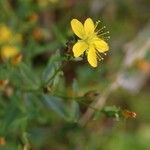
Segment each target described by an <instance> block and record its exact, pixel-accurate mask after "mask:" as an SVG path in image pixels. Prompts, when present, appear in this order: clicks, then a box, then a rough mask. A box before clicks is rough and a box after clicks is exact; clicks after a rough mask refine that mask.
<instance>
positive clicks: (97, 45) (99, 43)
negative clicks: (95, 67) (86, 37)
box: [94, 39, 109, 53]
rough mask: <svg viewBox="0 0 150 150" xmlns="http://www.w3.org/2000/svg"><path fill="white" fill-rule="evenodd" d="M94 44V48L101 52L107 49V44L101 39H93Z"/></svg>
mask: <svg viewBox="0 0 150 150" xmlns="http://www.w3.org/2000/svg"><path fill="white" fill-rule="evenodd" d="M94 45H95V48H96V49H97V50H98V51H99V52H100V53H103V52H106V51H108V50H109V46H108V44H107V43H106V42H105V41H104V40H101V39H98V40H95V41H94Z"/></svg>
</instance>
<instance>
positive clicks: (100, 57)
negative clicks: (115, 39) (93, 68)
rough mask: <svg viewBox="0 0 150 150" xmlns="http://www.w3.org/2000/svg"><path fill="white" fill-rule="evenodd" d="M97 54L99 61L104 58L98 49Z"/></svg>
mask: <svg viewBox="0 0 150 150" xmlns="http://www.w3.org/2000/svg"><path fill="white" fill-rule="evenodd" d="M96 54H97V59H98V60H99V61H101V60H103V59H104V58H103V57H102V56H101V54H100V53H99V52H98V51H96Z"/></svg>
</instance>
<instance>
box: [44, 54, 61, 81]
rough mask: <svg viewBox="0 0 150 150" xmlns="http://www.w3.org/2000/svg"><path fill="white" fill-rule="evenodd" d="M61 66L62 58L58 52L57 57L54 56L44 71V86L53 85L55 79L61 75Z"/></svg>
mask: <svg viewBox="0 0 150 150" xmlns="http://www.w3.org/2000/svg"><path fill="white" fill-rule="evenodd" d="M60 65H61V57H60V55H59V52H56V54H55V55H53V56H52V57H51V58H50V60H49V62H48V64H47V66H46V68H45V69H44V71H43V74H42V81H43V83H44V84H51V83H52V82H53V79H54V78H55V76H56V75H57V73H59V72H60V71H61V70H60V69H59V68H60Z"/></svg>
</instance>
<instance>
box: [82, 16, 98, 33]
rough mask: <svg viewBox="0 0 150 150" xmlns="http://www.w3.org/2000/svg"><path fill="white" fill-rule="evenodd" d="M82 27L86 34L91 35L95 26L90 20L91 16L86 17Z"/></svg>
mask: <svg viewBox="0 0 150 150" xmlns="http://www.w3.org/2000/svg"><path fill="white" fill-rule="evenodd" d="M84 29H85V33H86V35H91V34H93V33H94V30H95V26H94V22H93V21H92V19H91V18H87V19H86V20H85V22H84Z"/></svg>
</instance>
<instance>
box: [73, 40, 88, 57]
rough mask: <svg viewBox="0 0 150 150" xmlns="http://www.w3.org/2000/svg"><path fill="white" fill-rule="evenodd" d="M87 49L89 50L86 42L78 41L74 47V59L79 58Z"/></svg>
mask: <svg viewBox="0 0 150 150" xmlns="http://www.w3.org/2000/svg"><path fill="white" fill-rule="evenodd" d="M86 49H88V45H87V44H86V43H85V42H84V41H78V42H77V43H76V44H75V45H74V46H73V53H74V57H79V56H80V55H81V54H83V53H84V51H85V50H86Z"/></svg>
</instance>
